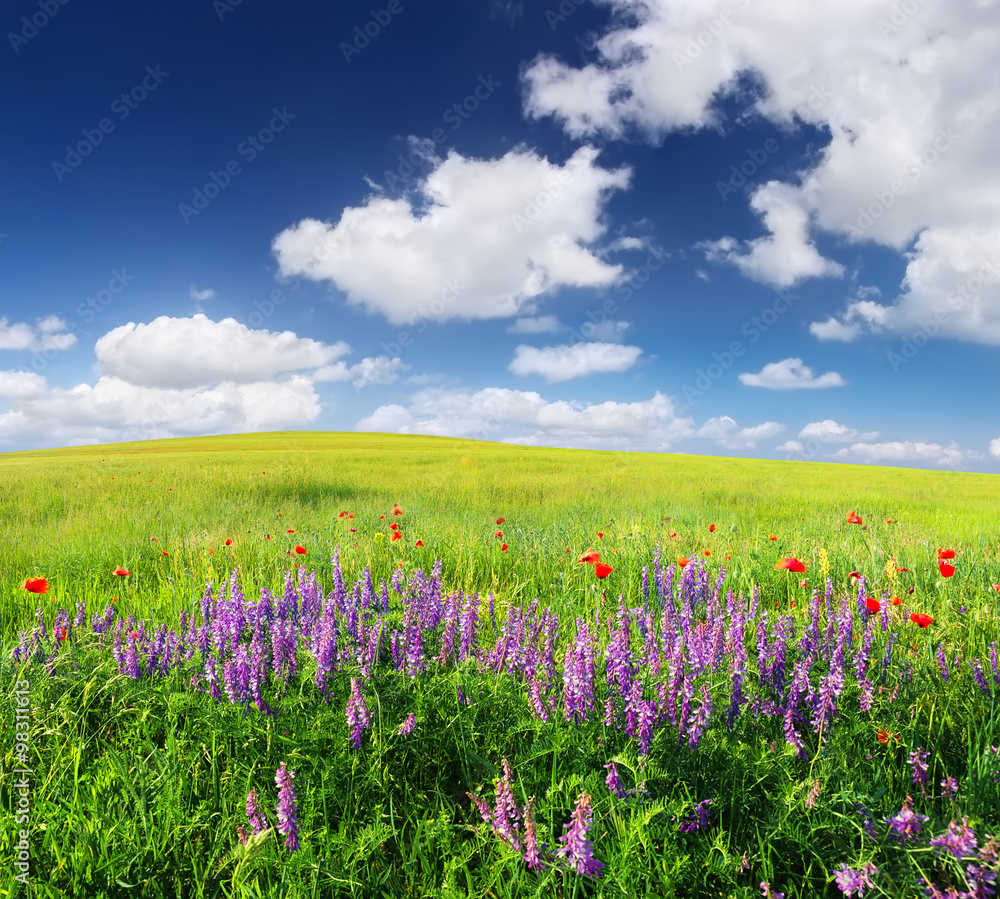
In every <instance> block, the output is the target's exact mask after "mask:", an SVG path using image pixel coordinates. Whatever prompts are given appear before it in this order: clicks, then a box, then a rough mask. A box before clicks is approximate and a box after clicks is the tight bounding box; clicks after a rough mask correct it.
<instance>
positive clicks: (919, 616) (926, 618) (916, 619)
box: [910, 612, 934, 627]
mask: <svg viewBox="0 0 1000 899" xmlns="http://www.w3.org/2000/svg"><path fill="white" fill-rule="evenodd" d="M910 621H912V622H913V623H914V624H918V625H920V627H927V626H928V625H929V624H931V623H932V622H933V621H934V619H933V618H931V616H930V615H927V614H925V613H924V612H913V613H912V614H911V615H910Z"/></svg>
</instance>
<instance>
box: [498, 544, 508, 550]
mask: <svg viewBox="0 0 1000 899" xmlns="http://www.w3.org/2000/svg"><path fill="white" fill-rule="evenodd" d="M500 549H501V550H502V551H503V552H507V544H506V543H501V544H500Z"/></svg>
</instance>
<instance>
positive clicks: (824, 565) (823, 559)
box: [819, 549, 830, 584]
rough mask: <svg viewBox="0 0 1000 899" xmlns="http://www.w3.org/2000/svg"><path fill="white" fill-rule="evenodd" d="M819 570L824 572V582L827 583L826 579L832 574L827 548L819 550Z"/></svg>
mask: <svg viewBox="0 0 1000 899" xmlns="http://www.w3.org/2000/svg"><path fill="white" fill-rule="evenodd" d="M819 570H820V572H822V574H823V583H824V584H825V583H826V579H827V578H828V577H829V576H830V556H829V555H828V554H827V551H826V550H825V549H820V551H819Z"/></svg>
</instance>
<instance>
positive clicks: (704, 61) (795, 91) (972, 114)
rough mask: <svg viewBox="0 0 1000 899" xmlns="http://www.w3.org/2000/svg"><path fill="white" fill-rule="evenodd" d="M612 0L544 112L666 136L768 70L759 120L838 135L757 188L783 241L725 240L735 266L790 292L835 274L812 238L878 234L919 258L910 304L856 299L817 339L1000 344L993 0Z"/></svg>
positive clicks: (542, 100)
mask: <svg viewBox="0 0 1000 899" xmlns="http://www.w3.org/2000/svg"><path fill="white" fill-rule="evenodd" d="M606 2H607V5H608V6H609V7H610V9H611V16H610V23H611V24H610V25H609V26H608V28H607V30H606V31H605V32H604V34H603V35H602V36H600V37H599V38H598V39H597V40H596V42H595V46H594V52H593V54H591V56H590V59H591V61H590V62H588V63H586V64H585V65H583V66H582V67H580V68H574V67H572V66H569V65H567V64H565V63H564V62H561V61H559V60H557V59H555V58H553V57H551V56H540V57H538V58H537V59H536V60H535V61H534V62H533V63H532V64H531V65H530V66H529V67H528V68H527V69H526V70H525V75H524V80H525V87H526V98H525V109H526V112H527V114H528V115H530V116H532V117H535V118H539V117H542V116H552V117H554V118H555V119H556V120H557V121H559V122H560V123H561V124H562V125H563V127H564V128H565V130H566V131H567V132H568V133H569V134H571V135H573V136H575V137H577V138H585V137H590V136H592V135H594V134H597V133H599V132H600V133H603V134H605V135H607V136H612V137H621V136H626V135H628V134H629V133H630V132H635V131H637V132H639V133H641V134H643V135H645V136H646V137H647V138H648V139H649V140H651V141H658V140H660V139H662V138H663V137H664V136H665V135H666V134H668V133H670V132H672V131H678V130H680V131H684V130H689V129H692V128H705V127H719V126H720V125H721V117H720V112H719V110H720V108H721V107H720V104H718V100H719V98H720V97H724V96H725V95H726V94H727V92H731V91H733V90H734V89H735V88H736V87H737V85H738V83H739V77H740V76H741V75H745V74H747V73H752V75H753V77H754V79H755V81H756V83H757V84H759V86H760V89H759V90H757V91H755V110H756V112H758V113H759V114H760V115H762V116H764V117H766V118H767V119H770V120H771V121H773V122H774V123H775V124H776V125H777V126H778V127H780V128H783V129H794V128H796V127H798V125H799V124H800V123H802V122H805V123H808V124H810V125H813V126H816V127H818V128H821V129H824V130H826V129H828V132H829V135H830V137H829V142H828V143H827V144H826V146H824V147H822V148H821V149H820V151H819V152H818V153H816V154H815V155H814V156H812V158H811V159H810V160H809V161H808V162H807V164H806V166H805V167H804V168H803V169H802V170H801V171H799V172H798V173H797V175H796V177H795V179H794V181H793V182H792V183H789V184H786V185H784V186H783V190H782V191H781V192H778V191H777V189H776V188H772V187H767V188H764V189H763V192H761V191H758V192H757V193H755V194H754V203H755V208H756V210H757V211H758V212H759V213H761V214H762V215H763V216H764V218H765V222H767V219H768V216H772V217H773V218H774V219H775V220H774V221H773V222H770V223H768V224H769V231H770V232H771V237H768V238H765V239H763V240H762V241H761V242H758V243H751V244H750V245H749V249H748V250H745V251H740V249H739V244H737V243H736V242H735V241H734V240H733V241H731V242H729V243H726V244H721V245H719V244H716V252H717V254H718V256H719V258H723V259H725V258H730V257H731V261H732V262H734V263H735V264H737V265H740V267H741V268H742V269H743V270H744V271H745V272H746V273H747V274H748V275H750V276H751V277H758V278H760V279H767V280H769V283H780V282H781V281H782V280H784V281H786V282H787V281H788V280H790V279H791V278H793V277H796V276H798V277H804V276H806V275H811V274H815V273H817V271H819V272H820V273H822V272H823V269H824V268H825V267H826V262H825V260H822V259H821V257H820V256H819V255H818V253H816V252H815V250H814V248H813V247H812V244H811V242H810V239H809V238H810V235H809V231H811V230H813V229H816V230H823V231H826V232H829V233H832V234H834V235H840V236H843V237H846V238H847V239H848V240H849V241H856V242H861V241H874V242H876V243H878V244H880V245H882V246H885V247H888V248H891V249H894V250H896V251H898V252H900V253H904V252H905V253H907V268H906V275H905V278H904V280H903V282H902V284H901V292H900V295H899V296H898V297H896V298H895V299H894V300H891V301H889V302H886V303H884V304H875V303H872V306H877V307H878V308H877V310H876V309H872V308H871V307H869V309H868V310H867V312H868V313H869V314H868V315H864V314H862V315H855V316H854V317H853V318H852V317H851V311H852V309H854V306H853V304H852V305H849V306H848V307H847V309H846V310H845V313H846V315H845V320H844V321H843V322H842V324H843V325H844V327H842V328H839V329H838V328H836V326H835V325H833V324H831V323H830V321H829V320H828V321H827V322H820V323H816V325H814V327H813V333H814V334H816V336H819V337H821V338H822V339H829V340H846V339H851V338H854V337H855V336H857V335H858V333H860V332H863V331H864V330H865V329H868V328H870V329H872V330H879V329H880V328H881V329H883V330H886V331H889V332H891V333H894V334H899V335H907V336H909V335H911V334H913V333H915V332H916V331H917V330H918V329H924V330H925V333H929V331H930V330H933V331H934V332H935V334H937V335H940V336H944V337H949V338H953V339H957V340H964V341H971V342H979V343H986V344H990V345H1000V277H998V275H1000V255H998V254H997V250H996V248H997V246H1000V167H998V166H997V165H996V153H995V148H996V147H997V146H998V145H1000V81H998V80H997V79H996V78H994V77H987V78H984V77H982V73H983V72H993V71H994V70H995V61H996V59H997V58H998V56H1000V28H998V27H997V18H996V11H997V7H996V3H995V2H992V0H981V2H976V3H966V4H957V5H956V4H947V3H927V2H918V3H915V4H910V7H912V8H904V5H902V4H888V3H885V4H877V3H866V2H855V3H843V2H840V0H816V2H814V3H811V4H808V5H794V4H793V5H792V6H789V4H787V3H786V2H785V0H753V2H749V3H748V2H745V0H739V2H737V3H735V4H734V3H732V2H731V0H704V2H698V3H688V4H682V3H676V2H673V0H606ZM723 15H725V16H726V17H727V18H728V19H729V21H728V22H726V21H724V20H723V19H722V18H721V17H722V16H723ZM713 23H714V25H713ZM817 23H821V26H820V27H817ZM760 165H766V162H763V163H760ZM783 250H787V251H788V253H789V255H788V256H787V257H783V256H782V251H783ZM826 273H828V274H829V273H831V272H830V271H829V270H827V272H826ZM959 291H963V292H964V295H963V293H960V292H959ZM859 299H860V300H865V299H866V298H865V297H859ZM879 310H880V311H881V315H882V320H880V319H879V318H878V317H875V316H873V315H871V314H872V313H877V312H879ZM942 311H943V312H945V313H946V315H945V318H944V320H938V319H936V318H935V315H936V313H939V312H942ZM928 323H929V328H925V325H927V324H928ZM930 336H933V335H930Z"/></svg>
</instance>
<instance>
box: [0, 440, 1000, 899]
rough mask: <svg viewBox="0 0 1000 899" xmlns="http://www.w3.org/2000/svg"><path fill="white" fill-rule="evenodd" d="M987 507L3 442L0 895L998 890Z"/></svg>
mask: <svg viewBox="0 0 1000 899" xmlns="http://www.w3.org/2000/svg"><path fill="white" fill-rule="evenodd" d="M998 498H1000V478H997V477H996V476H990V475H978V474H966V473H953V472H925V471H918V470H904V469H890V468H877V467H866V466H848V465H825V464H819V463H797V462H767V461H755V460H740V459H723V458H701V457H692V456H682V455H664V454H638V453H617V452H596V451H577V450H553V449H542V448H535V447H519V446H510V445H503V444H492V443H485V442H477V441H464V440H454V439H450V438H433V437H422V436H394V435H377V434H356V433H348V434H329V433H310V432H294V433H274V434H254V435H243V436H234V437H212V438H189V439H182V440H162V441H145V442H141V443H132V444H117V445H104V446H94V447H77V448H70V449H64V450H49V451H33V452H25V453H11V454H7V455H4V456H0V511H2V513H3V514H2V515H0V527H2V529H3V536H2V539H3V543H2V545H3V552H2V554H0V644H2V653H0V671H2V683H3V684H4V692H3V694H2V695H0V725H2V733H3V734H4V742H3V745H2V747H0V751H2V753H3V780H2V782H0V817H2V819H3V827H2V828H0V858H2V859H3V860H4V861H3V868H2V873H0V894H2V895H5V896H7V895H10V896H13V895H19V894H20V895H29V893H28V890H27V884H26V881H30V885H31V891H32V892H31V893H30V895H44V896H48V895H74V896H108V897H111V896H124V895H144V896H145V895H148V896H175V895H181V896H240V897H243V896H246V897H256V896H341V895H342V896H359V897H360V896H365V897H367V896H447V897H452V896H455V897H457V896H477V897H478V896H484V897H485V896H491V897H501V896H503V897H508V896H509V897H515V896H518V897H519V896H553V895H556V896H563V897H570V896H581V897H582V896H623V897H624V896H678V897H700V896H706V897H707V896H733V897H750V896H764V897H768V896H772V897H777V896H781V895H784V896H785V897H786V899H791V897H807V896H831V897H839V896H844V895H848V896H852V895H858V896H866V895H871V896H892V897H907V896H924V895H928V896H935V895H940V896H970V897H971V896H976V897H979V896H989V895H992V894H993V892H992V891H993V889H994V887H995V880H996V872H997V871H998V869H1000V862H998V852H1000V849H998V847H997V844H996V842H995V841H994V840H993V838H992V834H994V833H995V832H996V829H997V821H998V811H1000V786H998V780H1000V748H998V746H997V744H1000V734H996V733H995V730H996V725H997V723H998V722H997V716H996V704H995V700H994V697H995V695H996V690H997V689H998V684H1000V672H998V668H997V651H996V643H997V639H998V631H1000V626H998V622H997V615H996V602H997V601H998V599H1000V521H998V515H1000V513H998V508H1000V507H998V503H997V500H998ZM777 566H781V567H777ZM803 569H804V570H803ZM116 572H117V573H116ZM43 585H44V589H43ZM25 709H26V710H27V711H24V710H25ZM19 710H20V711H19ZM18 770H20V771H23V772H27V773H25V774H15V773H14V772H15V771H18ZM17 778H20V780H18V779H17ZM22 831H25V833H24V835H22ZM22 844H23V845H22ZM19 852H25V853H26V854H27V855H28V857H29V858H30V862H29V864H28V865H27V866H26V872H25V869H21V868H18V867H17V866H16V864H15V862H16V861H17V860H18V859H19V858H20V856H19V854H18V853H19ZM19 874H23V876H22V879H21V880H20V881H19V880H17V879H15V878H16V877H17V876H18V875H19ZM19 891H20V893H19Z"/></svg>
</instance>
